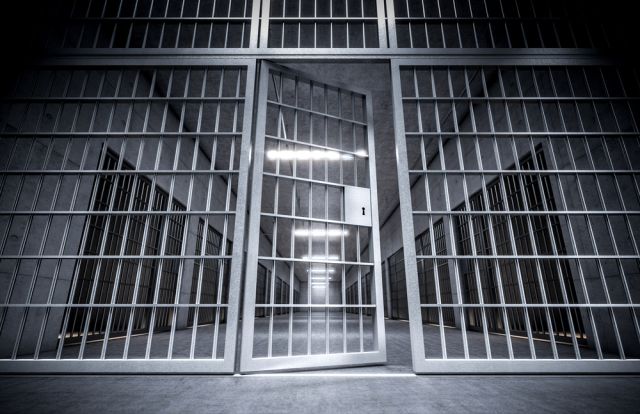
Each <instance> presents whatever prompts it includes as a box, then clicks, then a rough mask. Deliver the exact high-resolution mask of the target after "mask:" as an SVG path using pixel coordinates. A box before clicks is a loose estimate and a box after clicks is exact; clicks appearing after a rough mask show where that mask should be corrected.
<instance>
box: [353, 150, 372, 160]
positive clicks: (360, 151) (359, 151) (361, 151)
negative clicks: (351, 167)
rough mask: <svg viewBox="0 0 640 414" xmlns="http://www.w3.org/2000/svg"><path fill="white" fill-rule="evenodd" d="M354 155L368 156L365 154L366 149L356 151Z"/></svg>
mask: <svg viewBox="0 0 640 414" xmlns="http://www.w3.org/2000/svg"><path fill="white" fill-rule="evenodd" d="M356 155H357V156H358V157H360V158H367V157H368V156H369V154H367V151H365V150H358V151H356Z"/></svg>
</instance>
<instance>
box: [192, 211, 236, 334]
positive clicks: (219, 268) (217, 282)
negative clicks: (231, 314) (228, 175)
mask: <svg viewBox="0 0 640 414" xmlns="http://www.w3.org/2000/svg"><path fill="white" fill-rule="evenodd" d="M204 234H205V221H204V220H203V219H202V218H200V219H198V233H197V236H196V256H198V255H201V254H202V242H203V239H204V237H205V236H204ZM206 235H207V236H206V238H207V242H206V244H205V253H204V256H205V257H204V258H202V259H196V260H195V261H194V264H193V276H192V280H191V294H190V299H189V303H198V304H217V303H219V302H221V301H222V302H225V301H226V297H227V295H228V289H229V271H230V267H229V264H228V263H225V259H208V258H206V256H218V255H222V254H223V252H222V234H221V233H220V232H219V231H217V230H216V229H215V228H213V226H211V225H208V226H207V232H206ZM232 247H233V243H232V242H231V241H230V240H227V246H226V251H225V252H224V254H226V255H228V254H230V252H231V250H232ZM218 295H220V296H221V297H220V299H218ZM198 296H199V300H198ZM196 313H197V315H198V316H197V319H196ZM215 314H216V312H215V309H214V308H208V307H205V308H202V309H200V310H198V308H189V316H188V321H189V322H188V324H189V326H192V325H193V323H194V320H195V321H196V323H197V324H211V323H214V322H215ZM225 317H226V312H225V311H224V310H221V311H220V320H219V322H220V323H224V322H225Z"/></svg>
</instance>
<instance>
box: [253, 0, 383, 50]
mask: <svg viewBox="0 0 640 414" xmlns="http://www.w3.org/2000/svg"><path fill="white" fill-rule="evenodd" d="M263 6H266V7H267V9H266V10H264V11H263V15H268V16H269V19H268V26H267V25H265V26H264V27H263V36H264V38H265V39H266V36H265V34H266V33H265V32H266V30H267V29H268V40H267V43H266V46H268V47H276V48H278V47H279V48H377V47H380V46H381V44H385V40H384V37H383V36H384V8H383V7H384V5H383V1H381V0H324V1H321V0H268V1H265V2H264V3H263ZM380 12H382V13H380ZM379 13H380V15H379ZM265 23H266V22H264V21H263V24H265ZM381 39H382V41H381Z"/></svg>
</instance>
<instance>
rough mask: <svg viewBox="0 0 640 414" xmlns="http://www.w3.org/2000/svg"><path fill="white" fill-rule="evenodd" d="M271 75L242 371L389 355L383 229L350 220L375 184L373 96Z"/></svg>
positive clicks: (289, 74)
mask: <svg viewBox="0 0 640 414" xmlns="http://www.w3.org/2000/svg"><path fill="white" fill-rule="evenodd" d="M260 79H261V80H260V82H261V83H260V95H259V98H258V99H259V102H261V103H263V104H264V106H263V107H260V112H259V113H258V115H257V121H256V122H257V124H256V125H257V131H256V147H255V151H256V163H255V167H254V168H255V169H254V172H253V184H252V185H253V186H254V187H253V190H252V193H253V196H254V199H253V201H252V202H255V203H256V204H255V205H256V206H260V209H259V210H258V209H257V208H256V209H254V210H252V216H251V218H250V223H249V229H250V234H249V252H248V259H247V281H246V283H247V285H246V290H245V301H246V303H247V306H245V308H244V317H243V320H244V321H245V323H243V339H244V343H247V342H248V343H249V344H248V345H247V346H244V347H243V349H242V359H241V369H242V370H243V371H253V370H261V369H274V368H280V369H281V368H284V367H289V368H302V367H319V366H327V365H334V364H338V365H342V364H346V363H350V364H361V363H368V362H369V363H370V362H374V361H380V360H384V352H385V351H384V340H383V338H384V336H382V335H383V333H384V326H381V325H382V321H383V319H382V308H381V306H382V303H381V302H382V291H381V286H380V284H381V277H380V267H379V262H378V263H377V264H376V263H375V262H374V259H373V258H374V257H375V255H378V254H379V247H378V240H377V239H376V238H375V237H374V234H377V228H375V224H374V227H373V228H372V227H369V226H365V225H354V224H353V223H349V222H347V221H346V220H347V219H346V213H345V208H346V207H345V203H346V201H345V195H344V192H345V191H346V189H345V186H359V187H363V188H375V185H374V184H375V166H372V165H371V164H370V162H369V157H372V156H373V154H372V151H373V148H371V143H372V135H371V133H370V131H369V124H370V122H371V112H370V106H369V105H370V101H368V99H370V98H368V97H366V95H364V94H363V93H361V92H354V91H352V90H351V89H350V88H347V87H334V86H330V85H326V84H324V83H320V82H316V81H313V80H310V79H308V78H307V77H306V76H305V75H303V74H300V73H297V72H293V71H289V70H287V69H285V68H281V67H278V66H275V65H271V64H266V63H265V64H264V67H263V68H262V69H261V77H260ZM368 108H369V109H368ZM371 183H373V184H371ZM372 193H373V194H372V200H375V191H372ZM371 208H372V211H375V207H373V206H372V207H371ZM358 211H359V209H358ZM374 214H375V213H374ZM376 220H377V216H376ZM374 223H376V221H374ZM263 267H264V268H265V269H268V270H269V272H268V274H269V275H271V277H266V278H265V277H264V276H263V275H265V271H264V270H261V269H262V268H263ZM374 272H375V273H376V279H375V282H367V280H369V279H367V276H366V275H367V274H369V273H371V274H373V273H374ZM264 279H266V280H267V283H268V285H267V286H266V287H264V288H263V285H264V282H263V280H264ZM349 287H350V289H349ZM367 289H370V290H369V291H365V290H367ZM263 290H266V295H265V296H264V297H265V301H264V303H262V302H260V301H259V300H258V298H260V297H262V292H263ZM296 291H299V294H295V292H296ZM347 291H348V293H347ZM254 305H255V306H254ZM296 311H297V312H296ZM262 315H265V316H266V317H262ZM252 322H253V323H252ZM381 358H382V359H381ZM346 361H348V362H346Z"/></svg>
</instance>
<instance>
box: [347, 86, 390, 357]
mask: <svg viewBox="0 0 640 414" xmlns="http://www.w3.org/2000/svg"><path fill="white" fill-rule="evenodd" d="M365 106H366V122H367V131H366V132H367V153H368V159H367V164H368V167H369V188H370V191H371V220H372V223H373V226H371V234H370V236H369V237H370V247H369V252H370V254H371V246H373V249H372V250H373V256H372V258H370V259H369V260H370V261H372V262H373V274H372V275H371V280H372V281H373V283H374V286H375V290H374V291H375V297H374V300H375V305H376V306H375V323H374V324H373V326H374V329H375V331H374V336H373V339H374V349H375V350H377V351H378V352H380V353H381V354H382V357H383V358H386V355H387V347H386V341H385V337H386V336H385V325H384V299H383V297H382V267H381V264H380V259H381V257H382V251H381V249H380V228H379V226H378V223H379V216H378V215H379V212H378V180H377V172H376V163H375V160H376V152H375V137H374V134H373V97H372V96H371V94H370V93H368V94H367V95H366V96H365ZM354 162H355V160H354ZM372 259H373V260H372Z"/></svg>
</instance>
